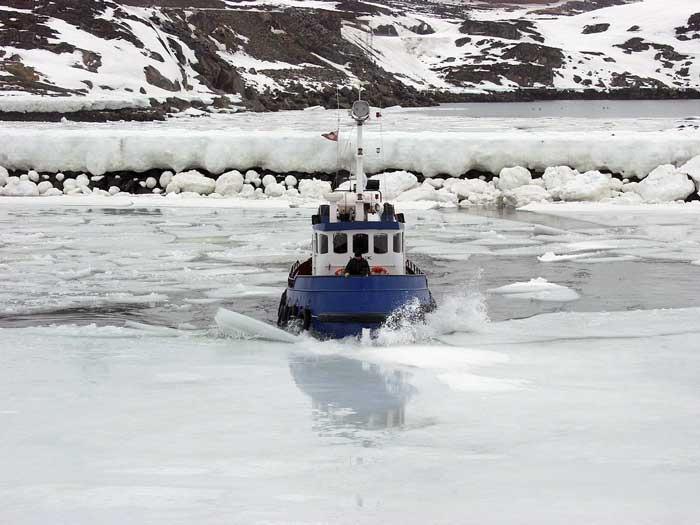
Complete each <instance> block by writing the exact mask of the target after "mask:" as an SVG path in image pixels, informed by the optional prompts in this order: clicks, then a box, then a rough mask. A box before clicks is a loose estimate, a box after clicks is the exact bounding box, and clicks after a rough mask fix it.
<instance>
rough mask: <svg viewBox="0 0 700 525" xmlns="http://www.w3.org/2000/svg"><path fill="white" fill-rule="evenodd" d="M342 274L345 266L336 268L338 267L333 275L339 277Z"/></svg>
mask: <svg viewBox="0 0 700 525" xmlns="http://www.w3.org/2000/svg"><path fill="white" fill-rule="evenodd" d="M344 274H345V268H338V269H337V270H336V271H335V276H336V277H340V276H342V275H344Z"/></svg>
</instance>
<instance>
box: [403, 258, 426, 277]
mask: <svg viewBox="0 0 700 525" xmlns="http://www.w3.org/2000/svg"><path fill="white" fill-rule="evenodd" d="M406 273H408V274H409V275H423V270H421V269H420V268H418V266H416V265H415V263H413V262H411V261H409V260H408V259H406Z"/></svg>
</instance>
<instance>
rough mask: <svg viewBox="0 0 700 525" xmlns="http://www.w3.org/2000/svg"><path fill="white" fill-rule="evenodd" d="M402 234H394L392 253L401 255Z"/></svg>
mask: <svg viewBox="0 0 700 525" xmlns="http://www.w3.org/2000/svg"><path fill="white" fill-rule="evenodd" d="M402 245H403V233H395V234H394V253H401V251H402V248H403V246H402Z"/></svg>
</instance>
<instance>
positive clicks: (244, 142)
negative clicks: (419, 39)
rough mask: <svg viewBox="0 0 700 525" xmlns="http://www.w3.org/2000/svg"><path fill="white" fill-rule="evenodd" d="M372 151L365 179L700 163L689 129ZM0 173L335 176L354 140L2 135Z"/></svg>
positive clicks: (414, 137) (17, 130)
mask: <svg viewBox="0 0 700 525" xmlns="http://www.w3.org/2000/svg"><path fill="white" fill-rule="evenodd" d="M365 138H366V144H365V150H366V151H368V152H373V151H374V150H375V148H377V147H380V148H381V151H382V153H381V155H373V154H368V155H367V156H366V158H365V159H366V168H367V172H368V173H381V172H383V171H388V170H405V171H410V172H414V173H422V174H423V175H425V176H427V177H432V176H436V175H441V174H444V175H450V176H459V175H462V174H464V173H466V172H468V171H469V170H481V171H486V172H490V173H494V174H497V173H500V172H501V170H503V169H504V168H508V167H511V166H522V167H523V168H527V169H529V170H544V169H546V168H547V167H549V166H558V165H570V166H571V167H572V168H574V169H577V170H579V171H581V172H586V171H591V170H603V169H606V170H610V171H613V172H616V173H622V174H625V175H627V176H632V175H636V176H640V177H644V176H646V175H647V174H648V173H649V172H651V170H653V169H654V168H656V167H657V166H659V165H661V164H668V163H681V162H685V161H687V160H689V159H690V158H692V157H693V156H697V155H700V140H699V139H698V134H697V132H693V131H692V130H689V131H685V130H674V131H673V132H670V131H668V132H667V131H654V132H649V131H646V132H641V131H624V132H617V133H615V134H611V133H610V132H607V131H600V130H597V131H586V132H583V131H581V132H578V131H567V132H553V131H537V132H528V131H523V130H502V131H498V132H495V131H494V132H484V131H478V132H476V131H464V132H461V131H460V132H427V131H425V132H390V133H384V134H383V137H382V138H380V136H379V134H377V133H374V132H370V133H367V134H366V136H365ZM0 144H3V148H2V151H1V152H0V165H3V166H5V167H6V168H8V169H13V170H29V169H36V170H38V171H49V172H54V173H55V172H58V171H61V170H70V171H76V172H88V173H91V174H94V175H101V174H104V173H106V172H115V171H135V172H143V171H147V170H150V169H164V170H173V171H184V170H188V169H204V170H206V171H208V172H210V173H223V172H225V171H229V170H232V169H236V170H239V171H243V170H247V169H250V168H252V167H261V168H263V169H266V170H270V171H274V172H277V173H285V172H301V173H320V172H325V173H334V172H335V171H336V169H337V168H338V155H339V156H340V167H341V168H344V169H348V168H351V167H352V165H353V160H354V159H353V154H354V151H355V149H354V143H353V140H351V139H349V138H346V139H341V142H340V143H335V142H330V141H327V140H325V139H323V138H321V137H320V136H319V134H318V133H317V132H307V131H294V130H270V131H249V130H235V129H215V130H200V129H196V130H189V129H188V130H182V129H177V128H173V127H169V126H138V125H129V126H128V127H125V128H122V129H116V128H114V127H97V126H95V127H90V126H81V127H80V128H75V127H71V126H60V125H57V126H52V127H43V126H32V125H30V124H22V125H18V126H12V127H5V128H2V129H0Z"/></svg>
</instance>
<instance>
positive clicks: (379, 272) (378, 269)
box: [372, 266, 389, 275]
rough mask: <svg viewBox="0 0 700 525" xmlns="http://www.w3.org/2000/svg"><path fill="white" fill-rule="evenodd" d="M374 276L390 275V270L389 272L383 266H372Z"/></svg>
mask: <svg viewBox="0 0 700 525" xmlns="http://www.w3.org/2000/svg"><path fill="white" fill-rule="evenodd" d="M372 274H373V275H388V274H389V270H387V269H386V268H384V267H383V266H372Z"/></svg>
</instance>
